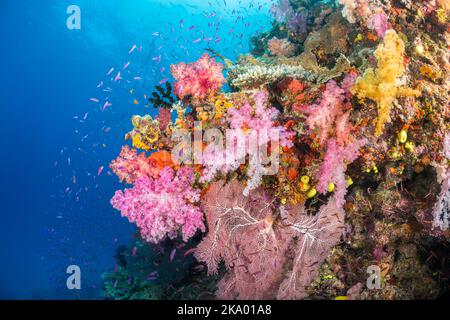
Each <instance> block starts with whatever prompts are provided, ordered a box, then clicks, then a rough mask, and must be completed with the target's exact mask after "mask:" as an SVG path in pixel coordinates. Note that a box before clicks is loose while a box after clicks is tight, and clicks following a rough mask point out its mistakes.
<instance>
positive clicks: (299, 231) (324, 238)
mask: <svg viewBox="0 0 450 320" xmlns="http://www.w3.org/2000/svg"><path fill="white" fill-rule="evenodd" d="M243 188H244V186H243V185H242V184H241V183H240V182H237V181H232V182H230V183H228V184H226V185H223V182H220V181H219V182H216V183H214V184H212V185H211V187H210V188H209V190H208V192H207V194H206V195H205V197H204V199H202V207H203V209H204V211H205V213H206V220H207V223H208V226H209V233H208V235H207V236H206V237H205V238H204V239H203V241H202V242H201V243H200V245H199V246H198V247H197V250H196V253H195V256H196V258H197V259H198V260H199V261H202V262H205V263H206V265H207V267H208V273H209V274H217V272H218V267H219V263H220V262H221V261H224V263H225V267H226V268H227V273H226V274H225V276H224V277H223V278H222V280H221V281H220V282H219V284H218V292H217V296H218V297H219V298H221V299H273V298H275V297H278V298H279V299H301V298H304V297H305V296H306V295H307V294H306V288H307V286H308V285H309V284H310V283H311V281H312V280H313V279H314V278H315V277H316V276H317V275H318V272H319V267H320V264H321V263H322V262H323V260H324V259H325V258H326V256H327V254H328V252H329V249H330V248H331V247H333V246H334V245H336V244H337V243H339V241H340V238H341V235H342V231H343V228H344V211H343V209H342V208H339V207H337V206H336V203H335V201H334V200H333V199H332V200H330V201H329V202H328V204H326V205H324V206H322V207H321V208H320V210H319V212H318V214H317V215H315V216H311V215H307V214H306V210H305V208H304V207H303V206H296V207H293V208H283V207H282V208H280V214H281V215H282V219H281V221H280V222H279V223H275V213H274V208H273V207H272V202H273V199H272V198H271V197H270V196H269V195H268V194H266V193H265V192H264V191H263V190H262V189H256V190H255V191H254V192H252V194H251V195H249V196H248V197H244V196H242V190H243ZM286 271H287V272H286Z"/></svg>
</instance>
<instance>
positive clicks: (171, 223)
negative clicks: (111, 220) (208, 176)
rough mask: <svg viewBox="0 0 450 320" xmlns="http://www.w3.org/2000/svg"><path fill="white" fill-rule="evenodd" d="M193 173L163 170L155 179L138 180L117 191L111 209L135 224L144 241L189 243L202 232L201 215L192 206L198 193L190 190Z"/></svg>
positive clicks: (194, 206) (190, 170) (192, 189)
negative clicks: (180, 239) (127, 187)
mask: <svg viewBox="0 0 450 320" xmlns="http://www.w3.org/2000/svg"><path fill="white" fill-rule="evenodd" d="M192 179H193V170H192V169H191V168H189V167H182V168H180V169H179V170H178V171H177V172H175V171H174V170H173V169H172V168H170V167H166V168H164V169H163V170H161V172H160V173H159V177H158V178H150V177H140V178H138V179H137V180H136V181H135V183H134V186H133V187H132V188H130V189H125V191H124V192H122V191H117V192H116V194H115V195H114V197H113V198H112V199H111V204H112V206H113V207H114V208H115V209H117V210H119V211H121V213H122V216H124V217H127V218H128V220H129V221H130V222H131V223H136V225H137V227H138V228H139V231H140V233H141V236H142V238H143V239H144V240H146V241H148V242H151V243H158V242H160V241H161V240H163V239H164V238H165V237H169V238H175V237H177V236H178V235H179V234H181V235H182V238H183V240H184V241H188V240H189V239H190V238H191V237H193V236H194V235H195V233H196V232H197V231H198V230H201V231H205V225H204V223H203V213H202V211H201V210H200V208H199V207H198V206H196V205H195V203H196V202H198V201H199V199H200V191H199V190H196V189H194V188H193V187H192V186H191V182H192Z"/></svg>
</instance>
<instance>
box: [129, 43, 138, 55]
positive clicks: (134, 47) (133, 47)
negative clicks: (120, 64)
mask: <svg viewBox="0 0 450 320" xmlns="http://www.w3.org/2000/svg"><path fill="white" fill-rule="evenodd" d="M136 48H137V47H136V45H135V44H133V46H132V47H131V49H130V51H128V54H132V53H133V51H134V50H136Z"/></svg>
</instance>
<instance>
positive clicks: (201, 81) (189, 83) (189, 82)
mask: <svg viewBox="0 0 450 320" xmlns="http://www.w3.org/2000/svg"><path fill="white" fill-rule="evenodd" d="M170 70H171V72H172V75H173V77H174V78H175V79H176V80H177V82H176V83H175V94H176V95H177V96H178V97H179V98H180V99H184V98H186V97H188V96H192V97H194V98H196V99H205V98H206V97H208V96H209V95H211V94H215V93H216V92H218V91H219V90H220V88H221V87H222V86H223V84H224V83H225V78H224V77H223V74H222V71H223V65H222V64H220V63H217V62H215V61H214V59H213V58H211V57H210V56H209V54H207V53H205V54H203V56H201V58H200V59H199V60H198V61H196V62H193V63H189V64H186V63H179V64H176V65H172V66H171V68H170Z"/></svg>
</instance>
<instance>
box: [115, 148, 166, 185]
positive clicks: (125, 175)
mask: <svg viewBox="0 0 450 320" xmlns="http://www.w3.org/2000/svg"><path fill="white" fill-rule="evenodd" d="M110 168H111V170H112V171H113V172H114V173H115V174H116V175H117V176H118V177H119V180H120V181H121V182H123V181H125V182H126V183H130V184H131V183H133V182H134V181H135V180H136V179H137V178H139V177H154V176H156V175H157V174H158V172H159V170H158V168H156V167H155V166H154V165H153V164H152V162H151V161H150V160H149V159H148V158H147V157H146V155H145V153H140V154H138V153H137V150H136V149H131V148H130V147H128V146H124V147H122V151H121V152H120V155H119V157H118V158H117V159H116V160H113V161H112V162H111V164H110Z"/></svg>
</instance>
